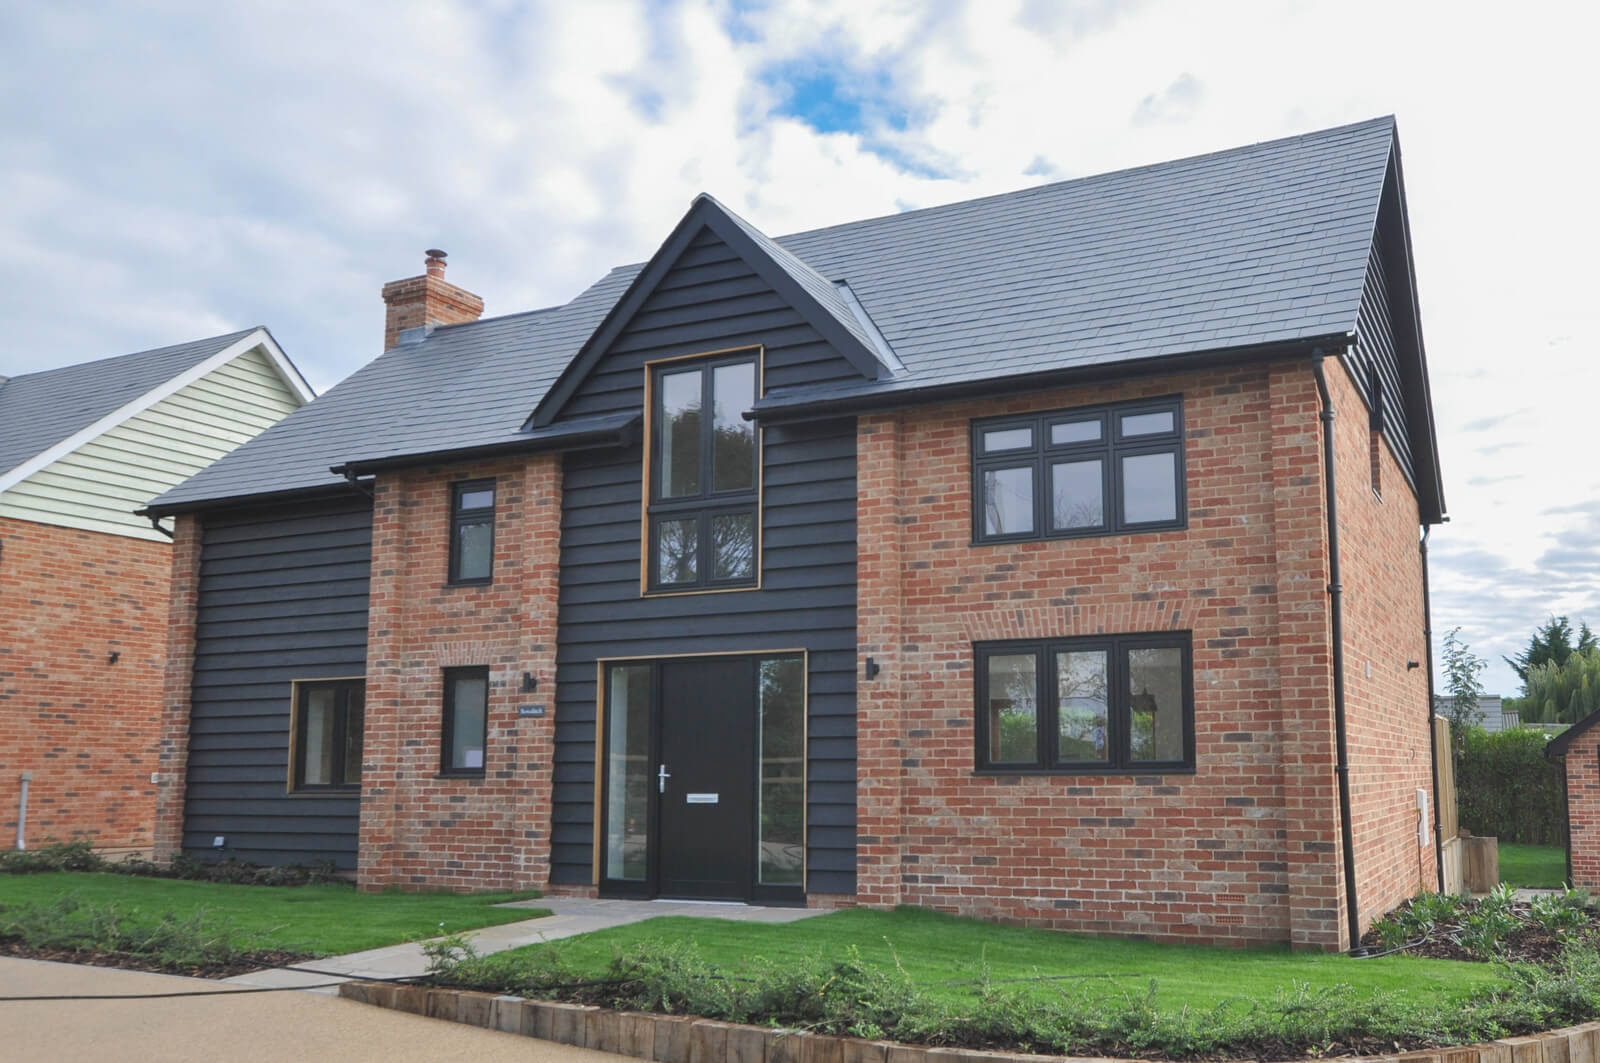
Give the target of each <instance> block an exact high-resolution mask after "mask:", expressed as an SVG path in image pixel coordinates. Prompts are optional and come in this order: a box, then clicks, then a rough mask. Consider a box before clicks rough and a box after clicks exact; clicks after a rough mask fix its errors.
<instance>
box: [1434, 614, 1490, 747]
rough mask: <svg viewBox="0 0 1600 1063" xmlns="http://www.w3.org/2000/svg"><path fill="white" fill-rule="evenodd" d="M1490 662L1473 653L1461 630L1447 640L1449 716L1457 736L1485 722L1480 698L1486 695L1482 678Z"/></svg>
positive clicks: (1445, 641) (1457, 629) (1445, 659)
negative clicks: (1479, 703) (1466, 729)
mask: <svg viewBox="0 0 1600 1063" xmlns="http://www.w3.org/2000/svg"><path fill="white" fill-rule="evenodd" d="M1487 667H1489V662H1488V661H1486V660H1484V659H1483V658H1482V657H1479V656H1478V655H1477V654H1475V653H1473V652H1472V650H1471V649H1470V648H1469V647H1468V646H1467V644H1466V643H1465V642H1463V641H1462V639H1461V629H1460V628H1459V627H1453V628H1451V629H1450V630H1449V631H1447V632H1445V636H1444V677H1445V680H1444V681H1445V688H1446V689H1447V690H1449V691H1450V703H1449V705H1448V706H1447V707H1446V709H1445V715H1446V716H1447V717H1449V719H1450V730H1451V731H1452V732H1457V731H1460V730H1462V729H1463V728H1466V727H1471V726H1475V725H1477V724H1479V723H1481V722H1482V721H1483V711H1482V710H1481V709H1479V708H1478V698H1479V697H1481V696H1482V695H1483V683H1482V682H1480V681H1479V679H1478V675H1479V673H1481V672H1482V671H1483V670H1484V669H1485V668H1487Z"/></svg>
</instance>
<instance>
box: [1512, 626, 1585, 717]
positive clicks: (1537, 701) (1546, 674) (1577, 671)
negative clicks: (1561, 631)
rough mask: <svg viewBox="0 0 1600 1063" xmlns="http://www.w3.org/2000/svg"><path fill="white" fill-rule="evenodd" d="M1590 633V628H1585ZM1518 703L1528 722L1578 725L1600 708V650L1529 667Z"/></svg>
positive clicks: (1575, 654)
mask: <svg viewBox="0 0 1600 1063" xmlns="http://www.w3.org/2000/svg"><path fill="white" fill-rule="evenodd" d="M1585 630H1587V628H1585ZM1523 690H1524V691H1526V695H1525V696H1524V697H1523V698H1521V699H1520V700H1519V701H1518V709H1519V711H1520V712H1521V713H1522V719H1523V722H1525V723H1577V722H1578V721H1579V720H1581V719H1583V718H1584V717H1585V716H1587V715H1589V714H1590V713H1591V712H1594V711H1595V710H1596V709H1600V649H1589V650H1582V651H1574V652H1573V653H1572V654H1570V655H1569V656H1568V657H1567V658H1566V659H1565V660H1563V661H1560V662H1557V661H1547V662H1545V663H1543V664H1534V665H1531V666H1529V668H1528V669H1527V670H1526V672H1525V674H1524V675H1523Z"/></svg>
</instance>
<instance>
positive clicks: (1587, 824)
mask: <svg viewBox="0 0 1600 1063" xmlns="http://www.w3.org/2000/svg"><path fill="white" fill-rule="evenodd" d="M1597 723H1600V712H1592V713H1590V714H1589V715H1587V716H1585V717H1584V718H1583V719H1581V720H1579V721H1578V722H1577V723H1575V724H1573V725H1572V726H1571V727H1568V728H1567V729H1566V730H1564V731H1562V732H1561V733H1560V734H1558V735H1556V736H1555V737H1554V738H1552V739H1550V741H1549V742H1548V743H1547V744H1546V745H1545V747H1544V755H1545V757H1546V758H1547V759H1549V760H1553V761H1556V762H1557V763H1559V764H1560V766H1561V785H1562V796H1563V797H1564V798H1565V801H1566V811H1567V830H1566V835H1567V883H1568V884H1569V885H1571V886H1572V887H1574V888H1576V889H1587V890H1593V889H1597V888H1600V731H1597V730H1595V724H1597Z"/></svg>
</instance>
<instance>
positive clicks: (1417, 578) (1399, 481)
mask: <svg viewBox="0 0 1600 1063" xmlns="http://www.w3.org/2000/svg"><path fill="white" fill-rule="evenodd" d="M1325 371H1326V375H1327V378H1328V386H1329V393H1330V394H1331V395H1332V397H1333V405H1334V410H1335V418H1334V432H1335V435H1336V438H1337V440H1338V444H1337V446H1336V448H1335V454H1336V455H1337V461H1338V467H1337V469H1336V471H1335V480H1336V481H1337V482H1338V488H1339V541H1340V564H1341V569H1342V572H1341V574H1340V575H1341V579H1342V581H1343V586H1344V629H1345V640H1344V641H1345V720H1346V735H1347V740H1348V747H1349V756H1350V801H1351V808H1352V816H1351V828H1352V830H1353V831H1354V836H1355V852H1356V898H1357V901H1358V915H1359V918H1360V921H1361V925H1362V927H1363V929H1364V928H1365V927H1367V926H1370V925H1371V924H1372V922H1373V920H1375V919H1377V918H1379V917H1381V916H1382V915H1383V914H1384V913H1385V912H1387V911H1389V910H1390V909H1391V908H1393V907H1394V906H1395V905H1397V904H1399V903H1400V902H1401V901H1403V900H1405V899H1406V898H1408V897H1410V896H1412V895H1414V894H1416V893H1417V892H1419V891H1422V890H1433V889H1436V888H1437V887H1438V878H1437V872H1436V871H1435V853H1434V847H1433V823H1432V820H1433V815H1432V801H1433V760H1432V750H1431V745H1430V731H1429V716H1430V709H1429V705H1428V672H1427V660H1428V657H1427V652H1428V649H1427V646H1426V645H1425V644H1424V641H1423V618H1422V556H1421V553H1420V552H1419V550H1418V547H1417V544H1418V539H1419V537H1420V534H1421V531H1420V527H1419V521H1420V517H1419V511H1418V508H1417V499H1416V494H1415V493H1414V492H1413V491H1412V489H1411V485H1410V483H1409V482H1408V481H1407V480H1406V478H1405V474H1404V473H1402V472H1401V471H1400V466H1399V465H1398V463H1396V461H1395V458H1394V453H1393V452H1392V451H1391V450H1390V449H1389V446H1388V444H1387V443H1383V442H1380V444H1379V446H1378V448H1377V454H1376V456H1374V455H1373V453H1372V432H1371V429H1370V427H1369V421H1368V413H1367V408H1366V405H1365V404H1364V403H1363V402H1362V401H1361V398H1360V395H1359V394H1358V392H1357V391H1356V389H1355V386H1354V383H1353V382H1352V381H1351V379H1350V376H1349V373H1348V372H1347V371H1346V369H1345V368H1344V365H1343V363H1342V362H1339V361H1336V360H1333V359H1330V360H1329V361H1328V362H1327V364H1326V366H1325ZM1374 463H1376V464H1377V466H1378V469H1377V476H1376V477H1375V476H1374V474H1373V466H1374ZM1375 484H1376V485H1381V486H1380V488H1379V489H1375ZM1380 491H1381V493H1380ZM1412 661H1415V662H1417V663H1418V665H1419V666H1420V667H1417V668H1408V667H1407V665H1408V664H1409V662H1412ZM1419 789H1421V790H1425V791H1427V793H1428V801H1429V803H1430V807H1429V814H1428V820H1429V823H1428V832H1429V833H1428V839H1429V840H1428V843H1427V844H1426V845H1419V844H1418V842H1417V817H1418V811H1417V791H1418V790H1419Z"/></svg>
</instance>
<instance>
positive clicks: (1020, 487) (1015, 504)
mask: <svg viewBox="0 0 1600 1063" xmlns="http://www.w3.org/2000/svg"><path fill="white" fill-rule="evenodd" d="M1031 531H1033V468H1032V467H1031V466H1029V467H1027V468H1022V469H990V470H986V471H985V472H984V474H983V532H984V534H985V535H1021V534H1024V533H1026V532H1031Z"/></svg>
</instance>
